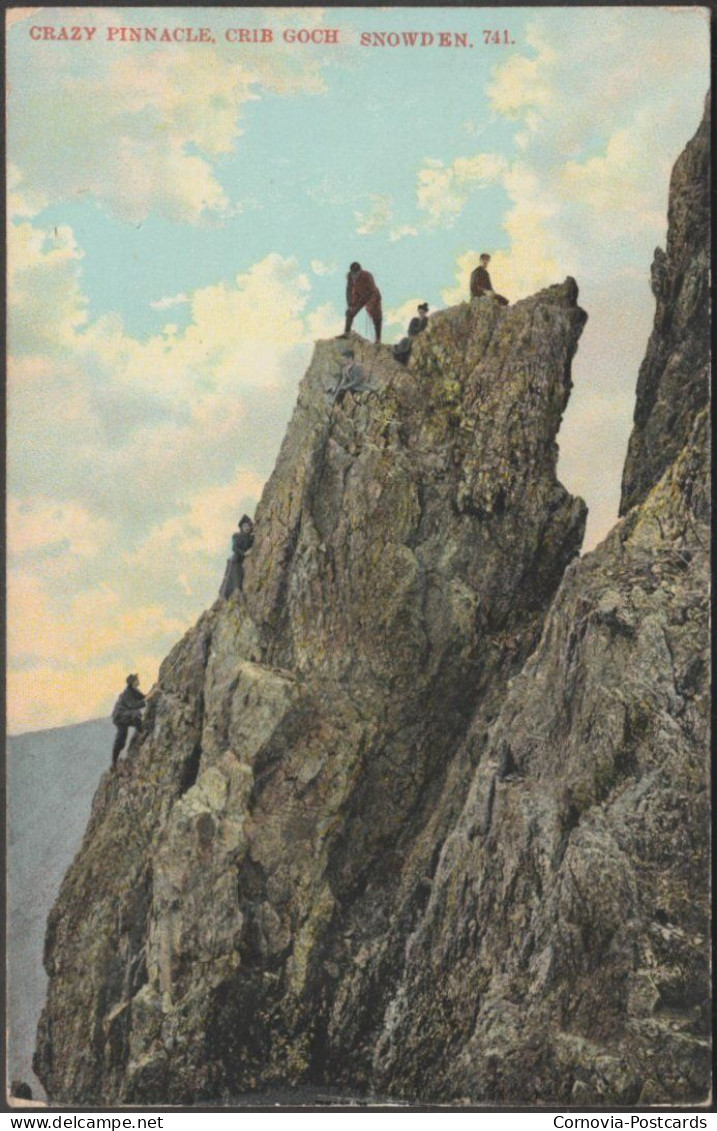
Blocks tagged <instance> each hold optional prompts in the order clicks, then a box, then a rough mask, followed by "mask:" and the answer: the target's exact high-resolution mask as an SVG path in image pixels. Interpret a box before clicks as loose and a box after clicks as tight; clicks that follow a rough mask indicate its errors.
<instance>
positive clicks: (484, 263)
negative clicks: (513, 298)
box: [471, 251, 508, 306]
mask: <svg viewBox="0 0 717 1131" xmlns="http://www.w3.org/2000/svg"><path fill="white" fill-rule="evenodd" d="M489 263H490V256H489V255H488V252H487V251H484V252H483V254H482V255H481V257H480V264H479V266H478V267H476V269H475V270H474V272H473V274H472V275H471V298H482V296H483V295H490V297H491V298H493V299H495V301H496V302H499V303H500V305H501V306H507V305H508V300H507V298H504V297H503V295H497V294H496V293H495V291H494V290H493V284H492V283H491V281H490V275H489V274H488V264H489Z"/></svg>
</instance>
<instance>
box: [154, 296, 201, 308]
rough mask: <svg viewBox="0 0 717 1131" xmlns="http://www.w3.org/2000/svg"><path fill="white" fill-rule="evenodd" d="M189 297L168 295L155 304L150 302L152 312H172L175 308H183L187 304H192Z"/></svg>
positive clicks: (157, 300)
mask: <svg viewBox="0 0 717 1131" xmlns="http://www.w3.org/2000/svg"><path fill="white" fill-rule="evenodd" d="M190 301H191V300H190V298H189V295H185V294H179V295H166V296H165V297H164V298H158V299H156V300H155V301H154V302H150V304H149V305H150V306H151V307H152V310H170V309H171V308H172V307H173V306H183V305H184V304H185V303H188V302H190Z"/></svg>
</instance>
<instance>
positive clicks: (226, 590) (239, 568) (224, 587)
mask: <svg viewBox="0 0 717 1131" xmlns="http://www.w3.org/2000/svg"><path fill="white" fill-rule="evenodd" d="M253 545H254V535H253V534H245V533H244V531H243V530H239V531H238V532H237V533H236V534H232V556H231V557H230V559H229V561H228V562H227V568H226V570H225V572H224V579H223V581H222V584H221V586H220V588H219V596H220V597H224V598H225V600H226V599H228V598H229V597H231V595H232V593H233V592H234V590H235V589H241V587H242V585H243V584H244V565H243V562H244V557H245V555H246V554H248V553H249V550H251V548H252V546H253Z"/></svg>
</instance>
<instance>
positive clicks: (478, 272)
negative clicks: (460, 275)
mask: <svg viewBox="0 0 717 1131" xmlns="http://www.w3.org/2000/svg"><path fill="white" fill-rule="evenodd" d="M464 277H465V276H464ZM492 290H493V284H492V283H491V281H490V275H489V274H488V272H487V271H486V269H485V267H476V269H475V271H474V272H473V274H472V275H471V294H472V295H473V297H474V298H480V296H481V295H483V294H485V292H486V291H492Z"/></svg>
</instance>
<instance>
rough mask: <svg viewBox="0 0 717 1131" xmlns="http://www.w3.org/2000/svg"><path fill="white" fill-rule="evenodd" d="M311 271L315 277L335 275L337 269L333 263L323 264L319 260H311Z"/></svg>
mask: <svg viewBox="0 0 717 1131" xmlns="http://www.w3.org/2000/svg"><path fill="white" fill-rule="evenodd" d="M311 270H312V271H313V272H314V274H315V275H320V276H323V275H335V274H336V271H337V267H336V264H335V263H323V262H322V261H321V260H320V259H312V260H311Z"/></svg>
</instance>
